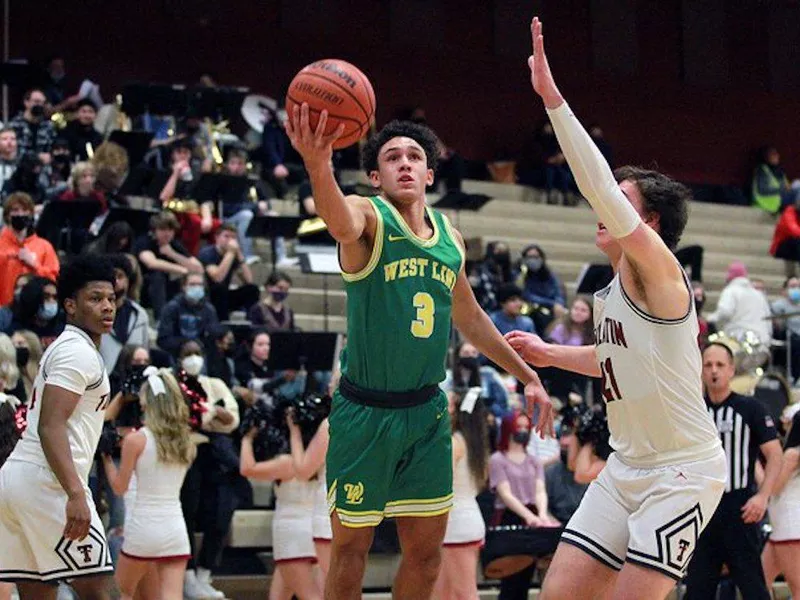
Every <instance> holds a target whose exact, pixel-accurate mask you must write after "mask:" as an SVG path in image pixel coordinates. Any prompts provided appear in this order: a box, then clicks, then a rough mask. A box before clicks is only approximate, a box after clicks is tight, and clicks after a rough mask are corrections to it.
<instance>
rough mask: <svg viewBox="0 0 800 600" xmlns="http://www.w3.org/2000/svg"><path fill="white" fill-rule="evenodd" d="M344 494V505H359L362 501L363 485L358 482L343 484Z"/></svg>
mask: <svg viewBox="0 0 800 600" xmlns="http://www.w3.org/2000/svg"><path fill="white" fill-rule="evenodd" d="M344 493H345V494H346V495H347V499H346V500H345V503H347V504H361V503H362V502H363V501H364V484H363V483H361V482H360V481H359V482H358V483H345V484H344Z"/></svg>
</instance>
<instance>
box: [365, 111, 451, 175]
mask: <svg viewBox="0 0 800 600" xmlns="http://www.w3.org/2000/svg"><path fill="white" fill-rule="evenodd" d="M396 137H407V138H411V139H412V140H414V141H415V142H417V143H418V144H419V145H420V146H422V149H423V150H424V151H425V159H426V162H427V163H428V168H429V169H433V170H436V163H437V161H438V159H439V148H440V147H441V142H440V141H439V138H438V137H436V134H435V133H434V132H433V129H431V128H430V127H428V126H427V125H422V124H420V123H412V122H411V121H389V122H388V123H387V124H386V125H385V126H384V127H383V129H381V130H380V131H379V132H378V133H376V134H374V135H372V136H370V138H369V139H368V140H367V143H366V144H364V147H363V148H362V150H361V166H362V168H363V169H364V170H365V171H366V172H367V175H369V174H370V173H371V172H372V171H377V170H378V154H379V153H380V151H381V148H383V145H384V144H385V143H386V142H388V141H389V140H391V139H392V138H396Z"/></svg>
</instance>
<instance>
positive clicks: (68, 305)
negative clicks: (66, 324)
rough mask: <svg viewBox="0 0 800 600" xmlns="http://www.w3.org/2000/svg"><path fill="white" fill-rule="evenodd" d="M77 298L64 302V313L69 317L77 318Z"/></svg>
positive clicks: (67, 299)
mask: <svg viewBox="0 0 800 600" xmlns="http://www.w3.org/2000/svg"><path fill="white" fill-rule="evenodd" d="M75 306H76V305H75V298H66V299H65V300H64V312H65V313H67V316H68V317H74V316H75Z"/></svg>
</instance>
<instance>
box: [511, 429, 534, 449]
mask: <svg viewBox="0 0 800 600" xmlns="http://www.w3.org/2000/svg"><path fill="white" fill-rule="evenodd" d="M512 437H513V438H514V441H515V442H517V443H518V444H521V445H523V446H527V445H528V442H530V441H531V432H530V431H517V432H516V433H515V434H514V435H513V436H512Z"/></svg>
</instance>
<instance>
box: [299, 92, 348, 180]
mask: <svg viewBox="0 0 800 600" xmlns="http://www.w3.org/2000/svg"><path fill="white" fill-rule="evenodd" d="M309 110H310V109H309V107H308V104H307V103H305V102H303V105H302V106H301V107H298V106H296V105H295V107H294V110H293V111H292V114H291V115H289V118H288V119H287V120H286V125H285V127H286V135H288V136H289V141H291V142H292V146H293V147H294V149H295V150H297V152H298V153H299V154H300V156H302V157H303V162H305V163H306V166H307V167H309V168H310V167H324V166H326V165H329V164H330V162H331V157H332V156H333V142H335V141H336V140H337V139H339V138H340V137H341V136H342V134H343V133H344V124H342V123H340V124H339V126H338V127H337V128H336V131H334V132H333V133H332V134H330V135H325V127H326V125H327V124H328V111H327V110H323V111H322V114H320V117H319V122H318V123H317V128H316V129H315V130H313V131H312V129H311V124H310V122H309Z"/></svg>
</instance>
